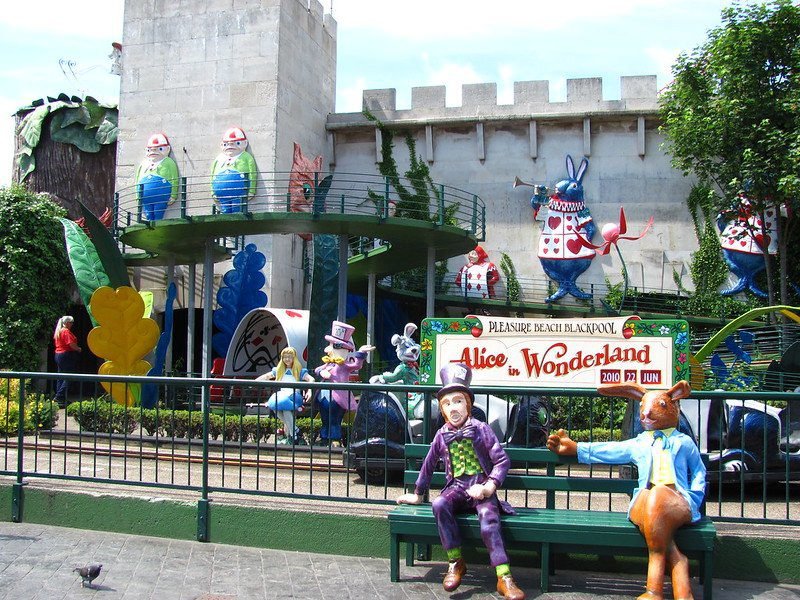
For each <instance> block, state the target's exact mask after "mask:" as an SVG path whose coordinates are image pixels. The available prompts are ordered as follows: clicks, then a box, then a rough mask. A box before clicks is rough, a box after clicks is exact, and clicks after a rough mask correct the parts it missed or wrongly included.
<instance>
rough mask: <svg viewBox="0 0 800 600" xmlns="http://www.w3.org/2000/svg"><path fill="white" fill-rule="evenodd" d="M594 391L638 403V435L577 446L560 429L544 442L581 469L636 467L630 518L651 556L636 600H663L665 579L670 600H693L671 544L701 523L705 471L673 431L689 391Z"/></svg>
mask: <svg viewBox="0 0 800 600" xmlns="http://www.w3.org/2000/svg"><path fill="white" fill-rule="evenodd" d="M597 391H598V392H599V393H601V394H603V395H605V396H619V397H622V398H629V399H631V400H638V401H639V421H640V423H641V425H642V429H643V431H642V433H640V434H639V435H637V436H636V437H635V438H631V439H628V440H624V441H621V442H577V443H576V442H574V441H573V440H572V439H570V438H569V436H567V434H566V433H565V432H564V430H563V429H559V430H558V432H557V433H554V434H552V435H550V437H549V438H548V439H547V447H548V448H550V450H552V451H553V452H555V453H556V454H559V455H567V456H569V455H572V456H574V455H576V454H577V456H578V462H580V463H583V464H594V463H599V464H612V465H622V464H628V463H635V464H636V466H637V468H638V472H639V486H638V487H637V488H636V489H635V490H634V492H633V498H632V499H631V503H630V508H629V510H628V518H630V520H631V521H632V522H633V523H634V524H635V525H636V526H637V527H638V528H639V531H641V533H642V535H643V536H644V538H645V541H646V543H647V550H648V555H649V560H648V565H647V591H646V592H645V593H644V594H642V595H641V596H639V598H646V599H648V600H662V598H663V597H664V596H663V589H664V575H665V574H668V575H669V576H670V577H671V578H672V594H673V597H674V598H676V599H679V600H686V599H687V598H693V597H694V596H693V595H692V586H691V581H690V579H689V561H688V559H687V558H686V556H685V555H684V554H683V553H682V552H681V551H680V549H679V548H678V546H677V545H676V544H675V541H674V534H675V531H676V530H677V529H678V528H679V527H681V526H683V525H686V524H688V523H694V522H696V521H699V520H700V507H701V505H702V504H703V499H704V498H705V491H706V468H705V465H704V464H703V460H702V458H701V457H700V451H699V450H698V448H697V444H695V441H694V440H693V439H692V438H691V437H689V436H688V435H686V434H684V433H681V432H680V431H678V430H677V427H678V421H679V415H680V400H681V398H687V397H688V396H689V395H690V394H691V391H692V390H691V388H690V387H689V384H688V383H687V382H686V381H679V382H678V383H676V384H675V385H674V386H672V387H671V388H670V389H668V390H647V389H646V388H645V387H644V386H642V385H641V384H638V383H621V384H607V385H602V386H600V387H599V388H598V389H597Z"/></svg>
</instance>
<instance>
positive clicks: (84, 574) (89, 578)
mask: <svg viewBox="0 0 800 600" xmlns="http://www.w3.org/2000/svg"><path fill="white" fill-rule="evenodd" d="M102 568H103V565H98V564H91V565H86V566H85V567H75V568H74V569H72V570H73V571H74V572H75V573H77V574H78V575H80V576H81V587H86V586H87V585H88V586H89V587H92V582H93V581H94V580H95V579H97V576H98V575H100V569H102Z"/></svg>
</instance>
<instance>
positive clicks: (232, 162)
mask: <svg viewBox="0 0 800 600" xmlns="http://www.w3.org/2000/svg"><path fill="white" fill-rule="evenodd" d="M220 145H221V147H222V152H220V153H219V154H218V155H217V158H216V159H214V164H213V165H211V191H212V193H213V194H214V202H216V203H217V204H219V210H220V212H223V213H237V212H241V211H242V208H243V207H246V206H247V200H248V199H249V198H252V197H253V196H255V194H256V162H255V160H253V156H252V155H251V154H250V153H249V152H247V136H246V135H245V134H244V131H242V130H241V129H240V128H239V127H231V128H230V129H228V130H227V131H226V132H225V133H224V134H223V135H222V142H221V143H220Z"/></svg>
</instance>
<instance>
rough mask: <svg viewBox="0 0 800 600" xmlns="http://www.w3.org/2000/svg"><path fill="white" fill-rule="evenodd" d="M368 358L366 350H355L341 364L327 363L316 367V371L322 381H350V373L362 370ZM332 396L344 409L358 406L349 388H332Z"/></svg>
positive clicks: (353, 408) (352, 408)
mask: <svg viewBox="0 0 800 600" xmlns="http://www.w3.org/2000/svg"><path fill="white" fill-rule="evenodd" d="M366 359H367V353H366V352H361V351H358V350H356V351H355V352H351V353H350V356H348V357H347V358H346V359H345V361H344V363H342V364H341V365H337V364H335V363H325V364H323V365H320V366H318V367H317V368H316V369H314V373H316V374H317V375H318V376H319V377H320V378H321V379H320V381H322V382H323V383H347V382H349V381H350V374H351V373H356V372H358V371H360V370H361V367H363V366H364V361H365V360H366ZM322 373H326V374H328V375H329V376H327V377H324V376H323V375H322ZM331 398H333V401H334V402H336V404H338V405H339V406H340V407H342V409H343V410H355V409H356V406H358V403H357V402H356V399H355V398H354V397H353V394H351V393H350V392H349V391H347V390H332V391H331Z"/></svg>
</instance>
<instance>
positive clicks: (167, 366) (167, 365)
mask: <svg viewBox="0 0 800 600" xmlns="http://www.w3.org/2000/svg"><path fill="white" fill-rule="evenodd" d="M173 283H175V257H174V256H170V258H169V263H168V264H167V290H166V291H167V297H168V296H169V286H170V285H171V284H173ZM173 308H174V307H173ZM166 311H167V307H166V306H165V307H164V313H165V314H166ZM162 333H163V331H162ZM164 373H165V374H166V373H172V332H170V334H169V346H168V347H167V356H166V357H165V360H164Z"/></svg>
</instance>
